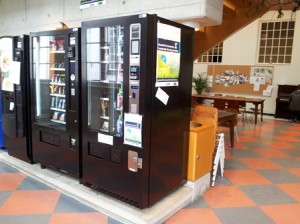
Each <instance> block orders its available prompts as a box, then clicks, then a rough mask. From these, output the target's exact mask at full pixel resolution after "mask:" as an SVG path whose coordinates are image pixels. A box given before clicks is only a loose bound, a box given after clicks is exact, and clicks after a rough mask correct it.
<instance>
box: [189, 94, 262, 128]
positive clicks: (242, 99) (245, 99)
mask: <svg viewBox="0 0 300 224" xmlns="http://www.w3.org/2000/svg"><path fill="white" fill-rule="evenodd" d="M198 99H210V100H215V99H223V100H225V101H229V100H235V101H239V102H245V103H252V104H254V106H255V111H254V118H255V124H257V114H258V112H257V111H259V110H258V105H260V114H261V116H260V119H261V121H262V120H263V111H264V101H265V99H258V98H248V97H239V96H236V97H231V96H215V95H210V94H193V95H192V106H194V105H196V104H197V100H198Z"/></svg>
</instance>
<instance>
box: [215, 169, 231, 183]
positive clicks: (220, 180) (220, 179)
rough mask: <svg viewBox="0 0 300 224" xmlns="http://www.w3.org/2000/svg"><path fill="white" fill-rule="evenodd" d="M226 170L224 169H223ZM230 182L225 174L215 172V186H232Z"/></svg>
mask: <svg viewBox="0 0 300 224" xmlns="http://www.w3.org/2000/svg"><path fill="white" fill-rule="evenodd" d="M224 172H226V170H225V171H224ZM232 185H233V184H232V182H231V181H230V180H229V179H228V178H227V177H225V175H224V176H223V177H222V176H221V174H220V172H218V173H217V177H216V181H215V186H232Z"/></svg>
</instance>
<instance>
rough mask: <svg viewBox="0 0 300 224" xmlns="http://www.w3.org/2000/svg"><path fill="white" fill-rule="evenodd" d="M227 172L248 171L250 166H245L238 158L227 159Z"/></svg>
mask: <svg viewBox="0 0 300 224" xmlns="http://www.w3.org/2000/svg"><path fill="white" fill-rule="evenodd" d="M224 166H225V170H226V169H228V170H248V169H249V168H248V166H246V165H245V164H243V163H242V162H241V161H239V159H237V158H226V159H225V165H224Z"/></svg>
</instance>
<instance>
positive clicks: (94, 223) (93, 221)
mask: <svg viewBox="0 0 300 224" xmlns="http://www.w3.org/2000/svg"><path fill="white" fill-rule="evenodd" d="M62 220H63V221H62ZM62 223H63V224H84V223H86V224H107V223H108V217H107V216H106V215H104V214H101V213H97V212H91V213H63V214H53V215H52V216H51V219H50V221H49V224H62Z"/></svg>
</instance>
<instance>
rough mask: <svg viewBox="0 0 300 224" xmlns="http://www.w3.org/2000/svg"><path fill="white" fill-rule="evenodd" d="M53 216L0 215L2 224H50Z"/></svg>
mask: <svg viewBox="0 0 300 224" xmlns="http://www.w3.org/2000/svg"><path fill="white" fill-rule="evenodd" d="M50 218H51V215H0V223H1V224H2V223H3V224H48V223H49V220H50Z"/></svg>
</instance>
